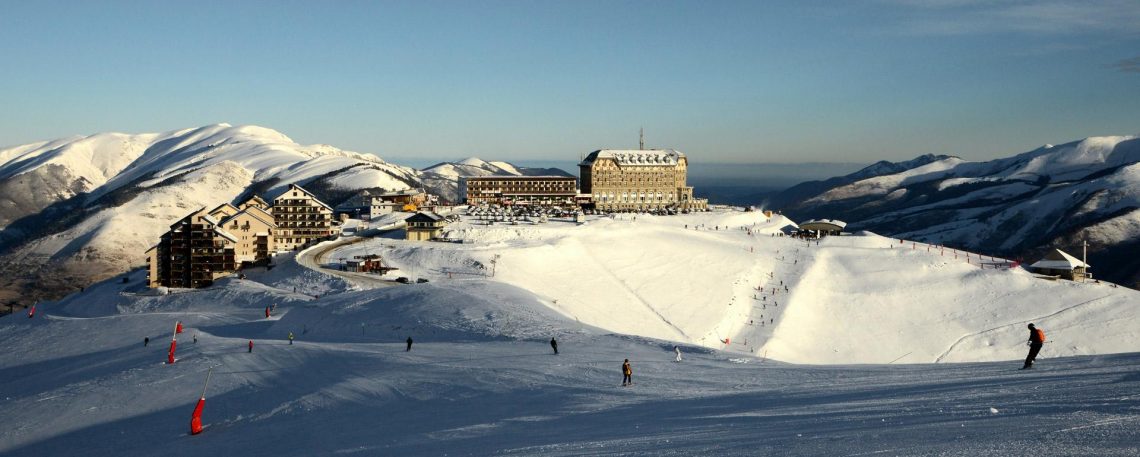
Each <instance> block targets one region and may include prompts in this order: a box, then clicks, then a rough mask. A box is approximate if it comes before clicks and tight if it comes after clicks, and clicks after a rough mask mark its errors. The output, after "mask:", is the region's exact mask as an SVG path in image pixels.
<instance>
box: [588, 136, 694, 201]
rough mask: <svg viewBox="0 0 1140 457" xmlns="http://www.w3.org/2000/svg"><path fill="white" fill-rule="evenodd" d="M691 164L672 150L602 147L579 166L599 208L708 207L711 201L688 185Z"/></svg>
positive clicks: (682, 155) (683, 156) (589, 191)
mask: <svg viewBox="0 0 1140 457" xmlns="http://www.w3.org/2000/svg"><path fill="white" fill-rule="evenodd" d="M688 166H689V162H688V159H687V158H686V157H685V155H684V154H682V153H680V152H678V151H674V150H672V149H636V150H617V149H601V150H597V151H594V152H591V153H590V154H589V155H587V156H586V158H585V159H584V160H582V162H581V163H579V164H578V169H579V171H580V174H581V176H582V193H583V194H587V195H590V196H591V197H592V201H593V203H592V205H593V207H594V208H595V209H598V210H602V211H652V210H680V211H689V210H696V211H703V210H707V209H708V200H706V199H698V198H693V188H692V187H690V186H687V185H686V184H685V182H686V179H687V178H686V176H687V173H688Z"/></svg>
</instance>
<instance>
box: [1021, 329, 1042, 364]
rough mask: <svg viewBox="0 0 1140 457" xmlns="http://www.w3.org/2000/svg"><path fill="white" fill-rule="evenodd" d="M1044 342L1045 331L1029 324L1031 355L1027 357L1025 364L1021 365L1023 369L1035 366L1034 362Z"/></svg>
mask: <svg viewBox="0 0 1140 457" xmlns="http://www.w3.org/2000/svg"><path fill="white" fill-rule="evenodd" d="M1044 344H1045V332H1042V331H1041V330H1038V329H1037V327H1034V326H1033V324H1029V355H1028V356H1026V357H1025V366H1023V367H1021V369H1022V370H1024V369H1026V368H1033V362H1034V361H1035V360H1037V353H1038V352H1041V346H1042V345H1044Z"/></svg>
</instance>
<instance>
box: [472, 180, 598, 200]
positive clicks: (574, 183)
mask: <svg viewBox="0 0 1140 457" xmlns="http://www.w3.org/2000/svg"><path fill="white" fill-rule="evenodd" d="M460 187H461V189H460V195H465V196H466V197H467V204H468V205H480V204H483V203H488V204H497V205H537V206H555V205H558V206H569V205H574V203H575V200H574V198H575V197H576V196H577V195H578V179H577V178H575V177H573V176H469V177H466V178H461V179H460Z"/></svg>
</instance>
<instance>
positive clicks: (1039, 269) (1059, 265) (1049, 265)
mask: <svg viewBox="0 0 1140 457" xmlns="http://www.w3.org/2000/svg"><path fill="white" fill-rule="evenodd" d="M1089 268H1092V267H1090V266H1089V264H1087V263H1084V262H1082V261H1081V260H1079V259H1077V258H1076V257H1073V256H1071V255H1069V254H1068V253H1066V252H1065V251H1062V250H1060V249H1054V250H1052V251H1050V252H1049V253H1048V254H1045V257H1044V258H1042V259H1041V260H1038V261H1037V262H1034V263H1033V265H1030V266H1029V269H1030V270H1032V271H1033V272H1035V273H1038V274H1043V275H1049V276H1060V277H1061V278H1064V279H1068V280H1070V281H1083V280H1084V279H1085V278H1087V277H1089V274H1088V269H1089Z"/></svg>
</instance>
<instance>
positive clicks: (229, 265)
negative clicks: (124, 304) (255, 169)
mask: <svg viewBox="0 0 1140 457" xmlns="http://www.w3.org/2000/svg"><path fill="white" fill-rule="evenodd" d="M215 209H217V208H215ZM226 210H228V209H226V208H222V211H223V212H224V211H226ZM237 241H238V238H237V237H235V236H233V235H232V234H230V233H228V232H226V231H225V230H224V229H222V227H221V225H220V221H218V220H217V219H216V218H214V217H213V216H211V215H210V214H209V211H206V209H205V208H202V209H199V210H198V211H195V212H193V213H191V214H190V215H189V216H186V217H184V218H182V219H181V220H179V221H178V222H175V223H174V224H172V225H171V226H170V230H169V231H168V232H166V233H165V234H163V235H162V238H161V239H160V240H159V243H158V244H157V245H155V246H154V247H151V248H150V249H149V250H147V251H146V255H147V263H148V266H147V268H148V277H147V281H148V283H149V285H150V286H151V287H159V286H165V287H186V288H196V287H206V286H209V285H210V284H213V283H214V281H215V280H217V279H218V278H220V277H223V276H226V275H229V274H232V273H233V272H234V271H235V270H237V262H236V259H235V255H234V246H235V245H236V244H237Z"/></svg>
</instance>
